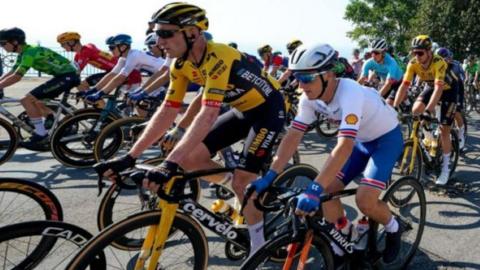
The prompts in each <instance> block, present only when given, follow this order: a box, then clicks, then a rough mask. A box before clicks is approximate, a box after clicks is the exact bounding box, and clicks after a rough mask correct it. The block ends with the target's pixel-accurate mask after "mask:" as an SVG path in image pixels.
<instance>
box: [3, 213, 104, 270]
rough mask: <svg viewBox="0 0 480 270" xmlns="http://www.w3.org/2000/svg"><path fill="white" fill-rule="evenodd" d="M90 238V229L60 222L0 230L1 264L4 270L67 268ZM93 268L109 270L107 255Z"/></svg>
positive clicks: (26, 224)
mask: <svg viewBox="0 0 480 270" xmlns="http://www.w3.org/2000/svg"><path fill="white" fill-rule="evenodd" d="M90 238H92V235H91V234H90V233H89V232H87V231H86V230H84V229H82V228H80V227H77V226H75V225H73V224H68V223H65V222H60V221H30V222H23V223H18V224H13V225H9V226H6V227H3V228H0V264H1V265H2V266H3V268H2V269H15V270H17V269H18V270H29V269H64V268H65V265H66V263H67V262H68V261H69V260H70V259H71V257H73V254H74V253H75V252H76V251H77V250H78V249H79V248H80V247H82V246H83V245H84V244H85V243H86V242H87V241H88V240H89V239H90ZM91 266H92V269H105V268H106V265H105V257H104V256H103V254H100V256H99V257H97V258H96V260H94V261H93V262H92V263H91ZM94 267H95V268H94Z"/></svg>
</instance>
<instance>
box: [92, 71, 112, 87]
mask: <svg viewBox="0 0 480 270" xmlns="http://www.w3.org/2000/svg"><path fill="white" fill-rule="evenodd" d="M116 75H117V74H115V73H113V72H109V73H107V74H106V75H105V76H103V78H102V79H100V81H99V82H98V83H97V84H96V85H95V88H97V89H102V88H103V87H105V85H107V84H108V83H109V82H110V81H111V80H112V79H113V78H115V76H116Z"/></svg>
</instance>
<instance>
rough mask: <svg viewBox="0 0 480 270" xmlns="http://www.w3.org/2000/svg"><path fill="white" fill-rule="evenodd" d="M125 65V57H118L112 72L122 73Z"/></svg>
mask: <svg viewBox="0 0 480 270" xmlns="http://www.w3.org/2000/svg"><path fill="white" fill-rule="evenodd" d="M124 66H125V58H123V57H121V58H119V59H118V61H117V64H116V65H115V66H114V67H113V69H112V71H111V72H112V73H115V74H120V71H121V70H122V69H123V67H124Z"/></svg>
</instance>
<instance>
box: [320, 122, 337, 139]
mask: <svg viewBox="0 0 480 270" xmlns="http://www.w3.org/2000/svg"><path fill="white" fill-rule="evenodd" d="M338 127H339V125H337V124H335V123H331V122H330V121H329V120H328V119H325V118H319V119H318V120H317V121H316V123H315V131H316V132H317V134H318V135H320V136H322V137H326V138H330V137H334V136H337V134H338Z"/></svg>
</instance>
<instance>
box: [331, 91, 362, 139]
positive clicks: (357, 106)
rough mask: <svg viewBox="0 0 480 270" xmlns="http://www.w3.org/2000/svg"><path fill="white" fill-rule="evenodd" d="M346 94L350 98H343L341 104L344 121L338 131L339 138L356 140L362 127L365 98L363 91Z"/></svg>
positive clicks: (342, 120)
mask: <svg viewBox="0 0 480 270" xmlns="http://www.w3.org/2000/svg"><path fill="white" fill-rule="evenodd" d="M352 90H353V89H352ZM345 93H348V96H346V97H343V98H342V101H341V103H340V106H341V108H342V119H341V122H340V127H339V129H338V137H347V138H352V139H355V138H356V137H357V133H358V129H359V127H360V120H361V116H362V107H363V103H364V99H365V97H364V95H363V93H362V92H361V91H348V92H345Z"/></svg>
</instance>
